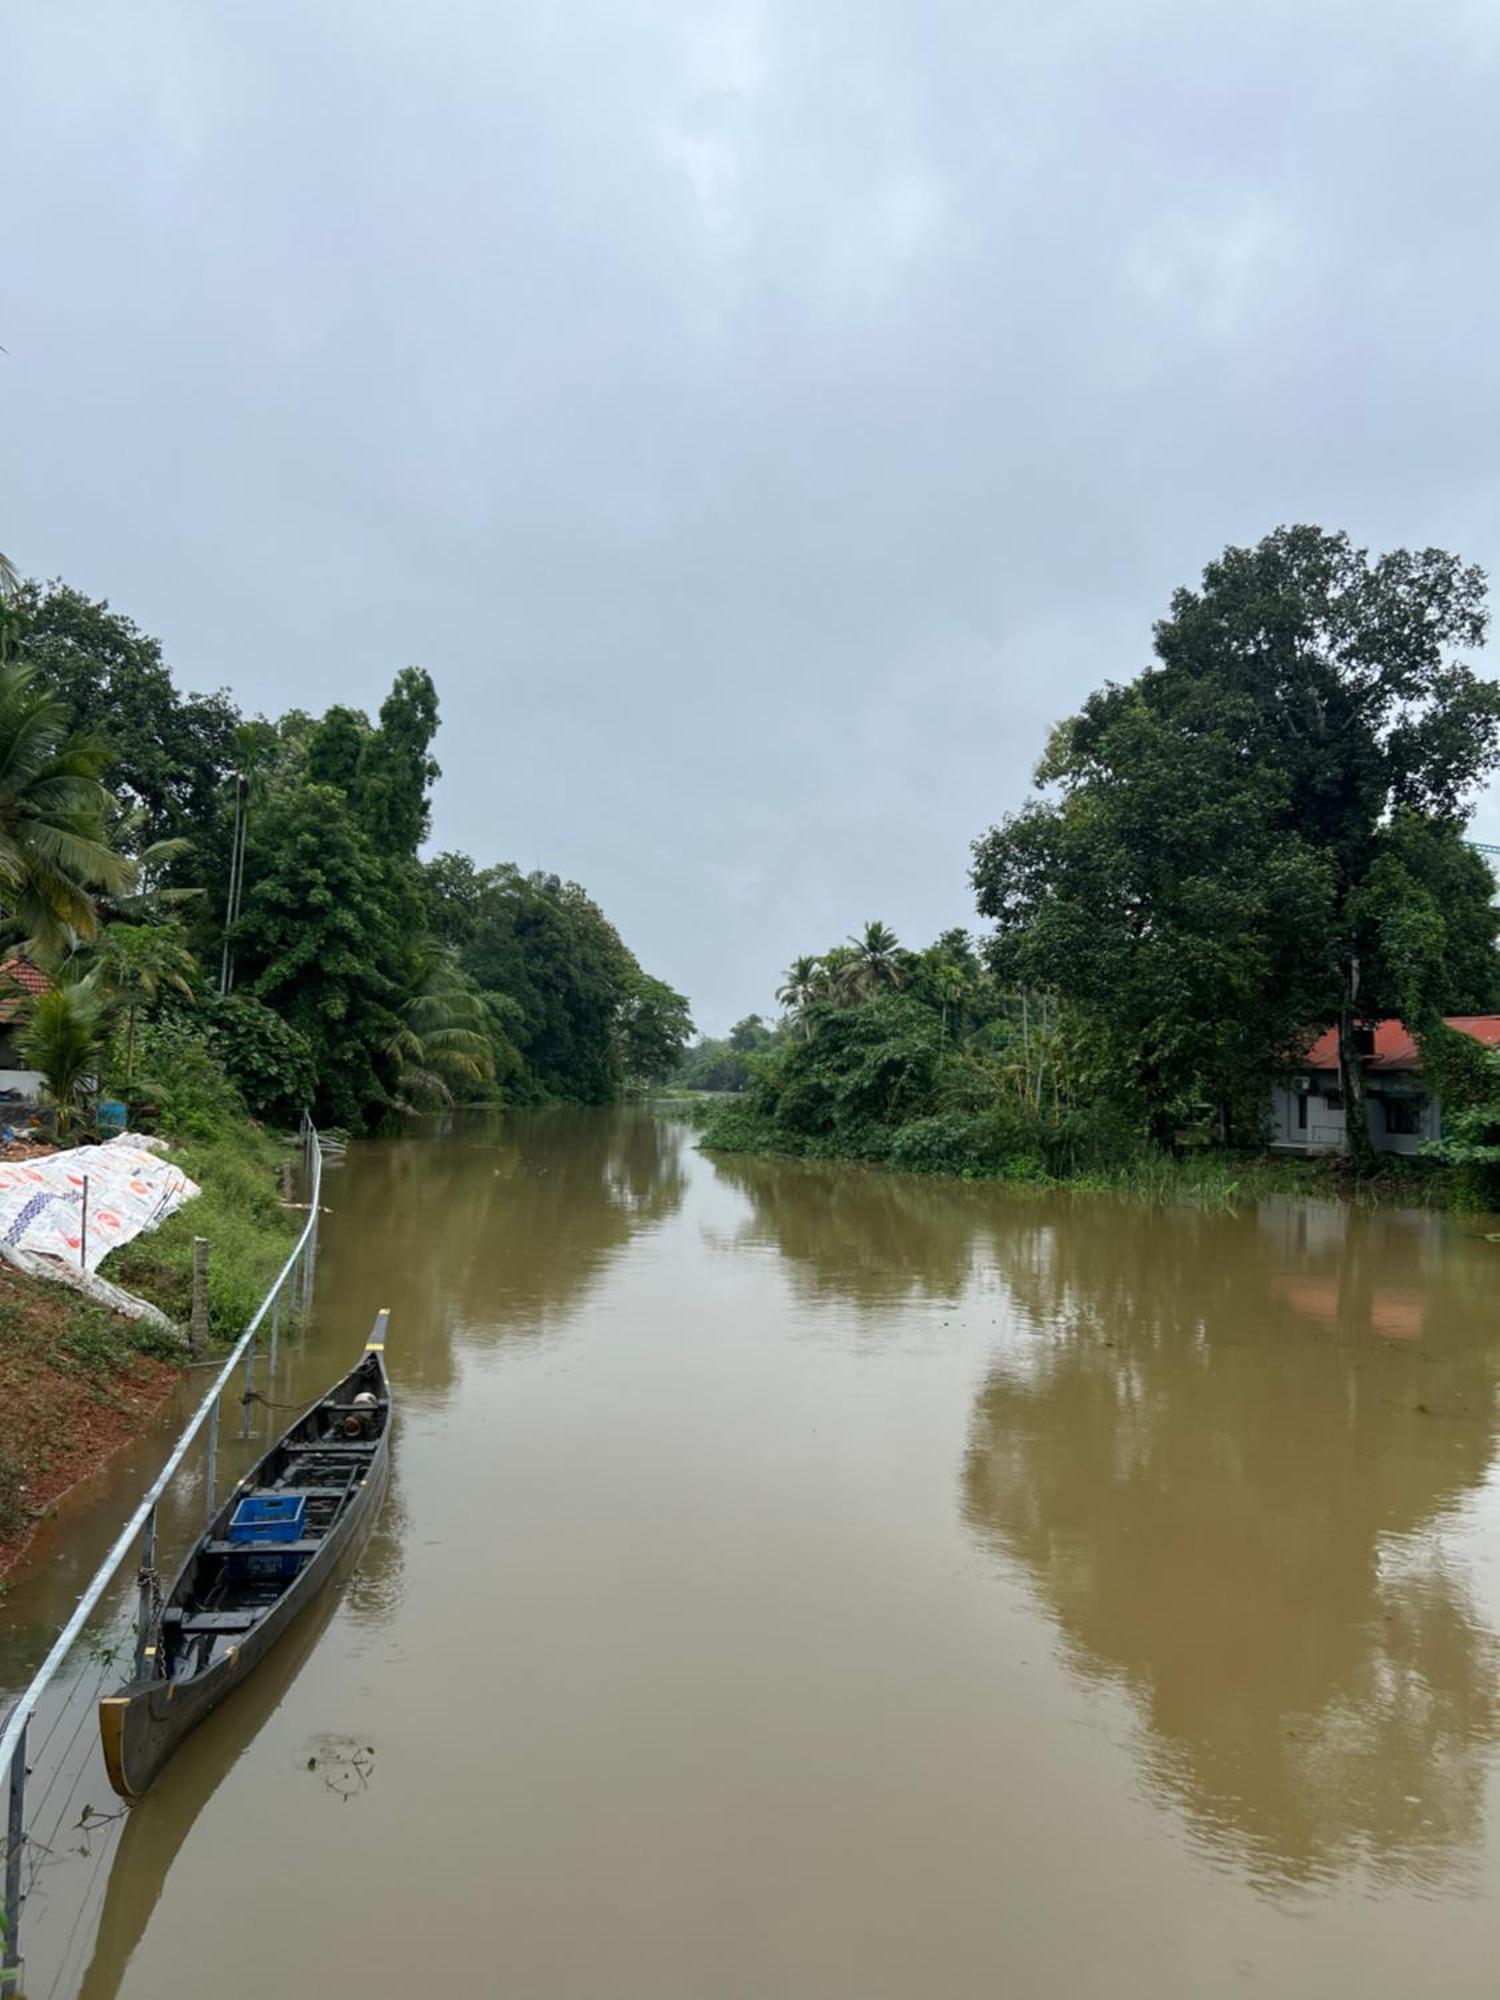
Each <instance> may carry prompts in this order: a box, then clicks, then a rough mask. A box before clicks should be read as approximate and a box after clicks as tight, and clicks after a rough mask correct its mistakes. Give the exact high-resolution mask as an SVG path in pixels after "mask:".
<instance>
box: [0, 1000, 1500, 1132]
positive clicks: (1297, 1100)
mask: <svg viewBox="0 0 1500 2000" xmlns="http://www.w3.org/2000/svg"><path fill="white" fill-rule="evenodd" d="M0 970H3V968H0ZM1445 1020H1446V1025H1447V1026H1448V1027H1450V1028H1454V1029H1456V1030H1457V1031H1458V1033H1459V1034H1461V1035H1470V1036H1472V1037H1473V1039H1474V1040H1475V1041H1476V1042H1482V1043H1483V1044H1484V1045H1485V1047H1486V1048H1491V1049H1495V1048H1500V1014H1449V1015H1447V1016H1446V1017H1445ZM1360 1045H1361V1049H1362V1052H1363V1053H1362V1057H1361V1061H1362V1067H1363V1069H1364V1078H1365V1108H1366V1111H1367V1112H1368V1114H1369V1121H1370V1141H1371V1144H1372V1145H1373V1146H1374V1148H1375V1150H1376V1152H1377V1153H1417V1152H1420V1151H1421V1149H1422V1147H1423V1146H1424V1145H1426V1144H1427V1142H1428V1141H1429V1140H1432V1139H1441V1138H1442V1136H1443V1110H1442V1106H1441V1105H1440V1104H1439V1102H1438V1100H1437V1098H1436V1096H1435V1095H1434V1094H1433V1093H1431V1092H1430V1091H1429V1090H1428V1089H1427V1086H1426V1084H1425V1082H1424V1080H1423V1077H1422V1055H1421V1051H1420V1050H1419V1049H1418V1047H1417V1044H1416V1042H1415V1040H1414V1039H1413V1037H1412V1035H1411V1033H1410V1031H1409V1030H1408V1029H1407V1027H1406V1024H1405V1023H1404V1022H1402V1021H1377V1022H1376V1023H1375V1024H1374V1026H1373V1027H1370V1028H1364V1029H1362V1030H1361V1031H1360ZM1346 1144H1347V1126H1346V1123H1345V1107H1344V1097H1343V1092H1342V1091H1341V1090H1340V1088H1339V1038H1338V1030H1337V1029H1335V1028H1329V1029H1327V1030H1326V1031H1325V1032H1324V1033H1323V1034H1321V1035H1319V1037H1318V1039H1317V1040H1316V1041H1315V1042H1314V1043H1313V1045H1312V1047H1311V1048H1310V1049H1309V1050H1308V1051H1307V1054H1306V1055H1305V1056H1304V1057H1303V1058H1302V1061H1301V1063H1300V1064H1299V1065H1298V1067H1297V1069H1296V1070H1295V1071H1294V1072H1293V1074H1292V1075H1291V1077H1290V1078H1289V1079H1288V1080H1287V1082H1286V1083H1284V1084H1278V1085H1277V1086H1276V1088H1275V1089H1274V1090H1273V1091H1272V1093H1271V1146H1272V1149H1273V1150H1274V1151H1276V1152H1282V1153H1342V1152H1343V1151H1344V1149H1345V1146H1346Z"/></svg>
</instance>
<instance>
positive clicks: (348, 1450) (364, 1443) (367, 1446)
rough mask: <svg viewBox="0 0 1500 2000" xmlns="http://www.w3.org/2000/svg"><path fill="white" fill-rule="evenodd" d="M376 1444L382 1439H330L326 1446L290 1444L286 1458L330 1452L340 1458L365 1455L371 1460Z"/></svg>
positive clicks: (287, 1447)
mask: <svg viewBox="0 0 1500 2000" xmlns="http://www.w3.org/2000/svg"><path fill="white" fill-rule="evenodd" d="M376 1444H380V1438H354V1440H350V1438H328V1442H326V1444H288V1446H286V1456H288V1458H296V1456H300V1454H302V1452H330V1454H338V1456H340V1458H354V1456H356V1454H364V1456H366V1458H370V1456H372V1454H374V1448H376Z"/></svg>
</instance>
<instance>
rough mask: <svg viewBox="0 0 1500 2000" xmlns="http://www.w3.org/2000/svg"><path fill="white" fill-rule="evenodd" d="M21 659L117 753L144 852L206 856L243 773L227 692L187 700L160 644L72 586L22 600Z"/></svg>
mask: <svg viewBox="0 0 1500 2000" xmlns="http://www.w3.org/2000/svg"><path fill="white" fill-rule="evenodd" d="M15 611H16V617H17V623H18V627H19V634H18V639H17V652H18V655H19V657H20V658H21V659H22V660H24V661H26V662H28V663H29V664H30V665H31V666H33V667H35V668H36V670H37V672H38V674H39V675H40V677H41V679H42V681H43V682H44V683H45V685H46V686H47V687H48V688H50V689H51V690H52V692H53V693H54V694H56V695H57V696H58V697H59V698H60V699H61V701H62V702H63V703H64V704H65V706H66V707H67V708H68V710H69V711H70V713H71V714H72V717H73V721H74V725H75V727H76V728H78V729H79V730H81V731H83V732H84V733H86V734H88V735H90V736H95V737H98V738H99V739H100V740H101V741H103V742H105V743H107V744H108V746H109V748H110V750H111V751H112V752H113V753H114V763H113V766H112V768H111V772H110V785H111V789H112V790H113V792H114V794H115V796H116V798H117V799H118V801H119V802H120V804H121V806H122V808H128V807H131V806H134V807H136V808H138V810H137V812H136V813H135V815H134V817H133V821H132V823H133V825H134V826H135V827H136V828H137V830H138V833H139V838H140V840H141V842H142V844H150V843H151V842H154V841H160V840H171V839H187V840H190V841H192V842H194V844H195V846H196V847H197V848H198V850H199V852H200V854H201V853H202V851H203V849H204V847H205V843H208V844H209V845H210V846H211V845H212V842H211V839H210V836H211V834H212V831H213V829H214V828H215V826H216V824H217V822H218V821H219V819H220V818H221V817H222V813H223V801H222V796H221V793H222V786H223V781H224V779H225V777H226V776H227V775H228V774H229V773H230V772H231V771H233V770H234V769H235V768H236V740H235V731H236V728H237V726H238V724H239V712H238V710H237V709H236V708H235V705H234V703H233V702H232V701H231V700H230V698H229V696H228V695H227V694H226V693H225V692H224V691H223V690H222V689H221V690H220V691H219V692H217V693H215V694H187V695H184V694H179V693H178V691H177V688H176V686H175V685H174V683H173V680H172V676H171V674H170V672H169V671H168V669H167V666H166V663H165V661H164V660H163V658H162V650H161V645H160V642H159V641H158V640H156V639H153V638H151V637H150V636H149V635H148V634H147V633H145V632H142V631H141V630H140V628H139V627H138V626H137V625H136V624H135V623H134V622H133V621H132V620H131V619H129V618H127V617H125V616H124V614H123V613H121V612H119V611H115V610H113V609H112V608H111V607H110V606H109V605H108V604H107V603H105V602H103V601H102V600H100V601H96V600H94V599H92V598H88V597H85V596H84V594H83V593H82V591H78V590H74V589H72V588H70V587H69V586H68V585H67V584H64V583H59V582H53V583H49V584H38V583H34V582H33V583H25V584H23V585H21V587H20V589H19V590H18V591H17V593H16V598H15Z"/></svg>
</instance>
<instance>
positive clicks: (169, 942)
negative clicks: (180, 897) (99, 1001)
mask: <svg viewBox="0 0 1500 2000" xmlns="http://www.w3.org/2000/svg"><path fill="white" fill-rule="evenodd" d="M95 965H96V967H97V969H98V973H99V979H100V984H101V986H102V989H103V991H104V994H105V995H106V997H107V998H108V999H109V1000H110V1001H112V1002H113V1003H114V1005H115V1006H117V1007H119V1008H121V1009H122V1010H123V1012H124V1015H125V1090H126V1094H127V1096H128V1095H129V1092H130V1087H131V1085H132V1084H133V1083H134V1081H135V1023H136V1016H137V1014H138V1013H139V1012H140V1010H141V1008H142V1007H149V1006H150V1005H151V1003H152V1001H153V1000H155V999H156V998H157V996H158V995H159V994H161V993H163V992H169V993H179V994H181V995H182V997H183V998H184V999H186V1000H191V999H193V998H194V997H195V992H194V986H193V982H194V980H195V979H196V978H197V976H198V961H197V959H195V958H194V956H193V954H192V953H191V952H190V951H189V950H188V947H187V939H186V936H185V935H184V933H183V929H182V926H181V925H180V924H110V925H109V926H108V927H107V929H106V930H105V931H104V932H103V934H102V935H101V937H100V939H99V943H98V946H97V948H96V952H95Z"/></svg>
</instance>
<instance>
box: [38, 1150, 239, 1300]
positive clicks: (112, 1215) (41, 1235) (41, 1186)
mask: <svg viewBox="0 0 1500 2000" xmlns="http://www.w3.org/2000/svg"><path fill="white" fill-rule="evenodd" d="M198 1192H199V1190H198V1187H197V1185H196V1183H195V1182H193V1181H190V1180H189V1179H188V1177H187V1175H186V1174H185V1173H183V1171H182V1169H181V1168H180V1167H176V1166H173V1164H172V1162H171V1161H170V1160H167V1159H163V1158H162V1156H161V1155H160V1154H159V1153H157V1152H154V1151H153V1150H152V1149H151V1147H150V1145H149V1144H148V1143H147V1142H146V1141H145V1140H144V1139H142V1138H141V1137H140V1136H139V1135H138V1134H137V1133H134V1132H122V1133H121V1134H120V1136H119V1137H118V1138H117V1139H111V1140H110V1141H109V1142H108V1144H107V1145H103V1146H79V1147H77V1148H75V1149H74V1150H73V1151H72V1152H68V1153H48V1154H45V1155H44V1156H42V1157H41V1158H40V1159H33V1160H0V1256H3V1257H4V1258H5V1260H6V1261H7V1263H11V1264H14V1265H16V1266H18V1268H19V1269H21V1270H23V1271H26V1272H28V1273H29V1274H30V1275H31V1276H32V1277H37V1278H60V1279H61V1280H62V1281H63V1282H64V1283H65V1284H71V1285H73V1286H75V1287H76V1288H77V1289H78V1290H80V1291H84V1292H87V1293H88V1294H89V1295H90V1297H92V1298H97V1299H99V1300H100V1301H101V1302H102V1303H104V1304H107V1305H111V1306H113V1307H115V1309H116V1310H117V1311H121V1312H127V1313H130V1314H132V1315H133V1316H134V1317H150V1318H153V1319H158V1320H163V1324H165V1321H164V1319H163V1316H162V1315H161V1314H159V1313H158V1312H157V1311H156V1310H155V1308H154V1307H151V1306H147V1305H146V1304H145V1302H144V1301H143V1300H140V1299H135V1298H133V1297H132V1296H131V1294H130V1293H128V1292H122V1291H120V1290H119V1289H118V1287H116V1286H114V1285H110V1284H108V1283H106V1281H105V1280H104V1279H102V1278H100V1277H99V1276H98V1275H97V1273H98V1270H99V1263H100V1260H101V1258H104V1257H107V1256H108V1255H109V1253H110V1251H111V1250H115V1249H118V1248H119V1246H120V1245H121V1244H122V1243H129V1242H131V1241H132V1240H133V1239H134V1238H135V1237H137V1236H139V1235H141V1234H142V1233H143V1232H144V1231H146V1230H148V1229H155V1228H156V1226H157V1224H158V1223H161V1222H164V1221H165V1220H166V1218H167V1217H168V1216H169V1215H173V1214H175V1213H176V1211H177V1210H178V1209H179V1208H181V1207H182V1205H183V1203H184V1202H187V1201H191V1200H192V1199H193V1198H194V1196H195V1195H197V1193H198Z"/></svg>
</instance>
